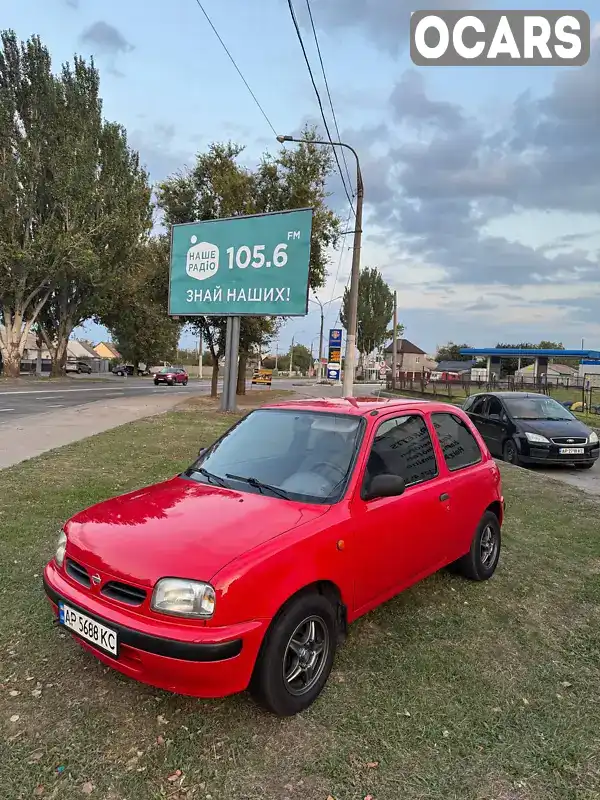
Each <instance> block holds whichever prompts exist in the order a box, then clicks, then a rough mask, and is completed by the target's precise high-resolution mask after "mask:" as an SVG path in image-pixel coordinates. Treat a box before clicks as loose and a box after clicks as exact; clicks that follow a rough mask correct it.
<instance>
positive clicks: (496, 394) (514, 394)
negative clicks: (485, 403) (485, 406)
mask: <svg viewBox="0 0 600 800" xmlns="http://www.w3.org/2000/svg"><path fill="white" fill-rule="evenodd" d="M482 395H485V396H486V397H487V396H488V395H489V396H490V397H502V398H504V397H548V395H545V394H543V392H478V393H477V394H473V395H471V397H481V396H482Z"/></svg>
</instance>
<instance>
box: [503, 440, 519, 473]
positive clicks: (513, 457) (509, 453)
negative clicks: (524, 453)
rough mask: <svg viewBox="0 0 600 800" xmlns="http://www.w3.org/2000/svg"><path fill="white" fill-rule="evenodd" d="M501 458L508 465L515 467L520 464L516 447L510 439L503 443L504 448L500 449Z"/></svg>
mask: <svg viewBox="0 0 600 800" xmlns="http://www.w3.org/2000/svg"><path fill="white" fill-rule="evenodd" d="M502 458H503V459H504V461H506V462H507V463H509V464H514V465H515V466H516V467H517V466H519V464H520V463H521V459H520V458H519V452H518V450H517V445H516V444H515V443H514V441H513V440H512V439H509V440H508V441H506V442H504V447H503V448H502Z"/></svg>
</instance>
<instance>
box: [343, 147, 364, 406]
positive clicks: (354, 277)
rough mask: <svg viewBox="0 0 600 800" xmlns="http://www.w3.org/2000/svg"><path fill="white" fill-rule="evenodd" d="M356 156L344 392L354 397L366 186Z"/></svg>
mask: <svg viewBox="0 0 600 800" xmlns="http://www.w3.org/2000/svg"><path fill="white" fill-rule="evenodd" d="M354 155H355V156H356V219H355V224H354V249H353V251H352V273H351V277H350V298H349V301H348V330H347V331H346V358H345V363H344V380H343V385H342V394H343V396H344V397H352V394H353V391H354V370H355V367H356V323H357V317H358V281H359V278H360V249H361V245H362V211H363V199H364V188H363V180H362V175H361V171H360V163H359V161H358V155H356V152H355V153H354Z"/></svg>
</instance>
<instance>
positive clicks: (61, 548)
mask: <svg viewBox="0 0 600 800" xmlns="http://www.w3.org/2000/svg"><path fill="white" fill-rule="evenodd" d="M66 549H67V534H66V533H65V532H64V531H61V532H60V535H59V537H58V542H57V544H56V553H55V555H54V560H55V561H56V563H57V564H58V566H59V567H62V565H63V562H64V560H65V551H66Z"/></svg>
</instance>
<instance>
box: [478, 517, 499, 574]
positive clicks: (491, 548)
mask: <svg viewBox="0 0 600 800" xmlns="http://www.w3.org/2000/svg"><path fill="white" fill-rule="evenodd" d="M497 553H498V537H497V536H496V533H495V531H494V529H493V528H492V526H491V525H486V526H485V528H484V529H483V532H482V534H481V540H480V544H479V558H480V560H481V566H482V567H483V568H484V569H486V570H487V569H490V567H492V566H493V564H494V560H495V558H496V555H497Z"/></svg>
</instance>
